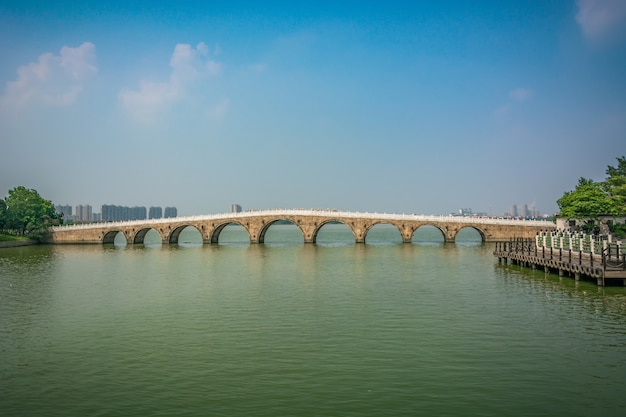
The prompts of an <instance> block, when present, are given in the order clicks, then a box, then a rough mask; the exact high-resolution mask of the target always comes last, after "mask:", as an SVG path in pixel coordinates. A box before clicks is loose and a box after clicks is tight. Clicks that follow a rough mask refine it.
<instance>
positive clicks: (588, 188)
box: [557, 156, 626, 219]
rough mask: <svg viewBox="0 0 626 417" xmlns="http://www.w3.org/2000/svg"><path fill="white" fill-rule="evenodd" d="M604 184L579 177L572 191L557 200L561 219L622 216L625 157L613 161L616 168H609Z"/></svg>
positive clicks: (625, 201)
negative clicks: (615, 161) (615, 163)
mask: <svg viewBox="0 0 626 417" xmlns="http://www.w3.org/2000/svg"><path fill="white" fill-rule="evenodd" d="M606 174H607V178H606V180H605V181H600V182H596V181H594V180H592V179H588V178H580V179H579V180H578V184H577V185H576V188H575V189H574V190H573V191H567V192H565V193H564V194H563V197H561V198H560V199H558V200H557V204H558V205H559V209H560V213H559V215H560V216H562V217H567V218H570V219H582V218H592V219H597V218H598V217H599V216H602V215H612V216H624V215H626V158H624V157H623V156H622V157H621V158H617V167H612V166H609V167H608V168H607V170H606Z"/></svg>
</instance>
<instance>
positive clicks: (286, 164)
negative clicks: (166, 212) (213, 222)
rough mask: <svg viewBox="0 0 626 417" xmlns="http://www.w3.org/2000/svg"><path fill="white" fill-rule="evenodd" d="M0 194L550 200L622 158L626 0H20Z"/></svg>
mask: <svg viewBox="0 0 626 417" xmlns="http://www.w3.org/2000/svg"><path fill="white" fill-rule="evenodd" d="M0 57H1V59H0V197H4V196H6V193H7V192H8V190H9V189H12V188H13V187H16V186H18V185H23V186H25V187H27V188H34V189H36V190H37V191H38V192H39V193H40V194H41V195H42V196H43V197H44V198H47V199H50V200H52V201H53V203H54V204H70V205H76V204H90V205H92V206H93V207H100V206H101V205H103V204H117V205H124V206H135V205H140V206H146V207H149V206H166V205H171V206H176V207H177V208H178V215H179V216H185V215H193V214H208V213H220V212H226V211H228V210H229V208H230V205H231V204H233V203H238V204H241V205H242V207H243V208H244V209H251V208H258V209H266V208H313V207H318V208H336V209H340V210H347V211H371V212H397V213H417V214H448V213H451V212H455V211H457V210H459V209H460V208H461V207H469V208H471V209H472V210H473V211H475V212H487V213H490V214H500V213H506V212H508V211H509V210H510V208H511V205H513V204H516V205H518V206H521V205H522V204H527V205H528V206H529V207H535V208H536V209H537V210H539V211H540V212H541V213H554V212H555V211H556V210H557V205H556V200H557V199H559V198H560V197H561V196H562V195H563V192H565V191H568V190H572V189H574V187H575V186H576V183H577V182H578V178H580V177H585V178H591V179H594V180H597V181H601V180H604V179H605V178H606V174H605V171H606V167H607V166H608V165H612V166H614V165H616V158H617V157H620V156H623V155H626V77H625V76H624V74H626V1H622V0H578V1H576V0H553V1H545V2H538V1H530V0H525V1H521V0H520V1H504V2H503V1H472V2H468V1H461V0H458V1H438V2H431V1H410V2H409V1H388V2H367V1H359V2H356V1H343V2H342V1H338V2H328V3H326V2H304V3H296V2H288V1H284V2H283V1H269V2H252V1H229V2H218V1H186V2H165V1H136V2H117V1H110V2H93V1H86V2H80V3H75V2H64V1H54V0H52V1H46V2H44V1H30V2H21V1H12V0H9V1H3V2H2V3H1V4H0Z"/></svg>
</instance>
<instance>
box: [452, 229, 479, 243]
mask: <svg viewBox="0 0 626 417" xmlns="http://www.w3.org/2000/svg"><path fill="white" fill-rule="evenodd" d="M484 241H485V238H484V236H483V234H482V232H481V231H480V230H478V229H476V228H475V227H472V226H466V227H464V228H462V229H461V230H459V231H458V232H457V233H456V236H454V243H456V244H457V245H461V246H476V245H481V244H482V243H483V242H484Z"/></svg>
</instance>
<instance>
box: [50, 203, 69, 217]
mask: <svg viewBox="0 0 626 417" xmlns="http://www.w3.org/2000/svg"><path fill="white" fill-rule="evenodd" d="M54 211H56V212H57V213H61V214H63V218H64V219H65V220H71V219H72V206H70V205H56V206H54Z"/></svg>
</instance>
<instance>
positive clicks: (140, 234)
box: [133, 227, 163, 244]
mask: <svg viewBox="0 0 626 417" xmlns="http://www.w3.org/2000/svg"><path fill="white" fill-rule="evenodd" d="M151 230H154V231H155V232H156V233H157V234H158V235H159V238H160V239H161V242H163V235H162V234H161V233H160V232H159V231H158V230H157V229H155V228H153V227H144V228H142V229H139V230H138V231H137V233H135V236H134V237H133V244H141V243H144V240H145V238H146V235H147V234H148V233H149V232H150V231H151Z"/></svg>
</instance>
